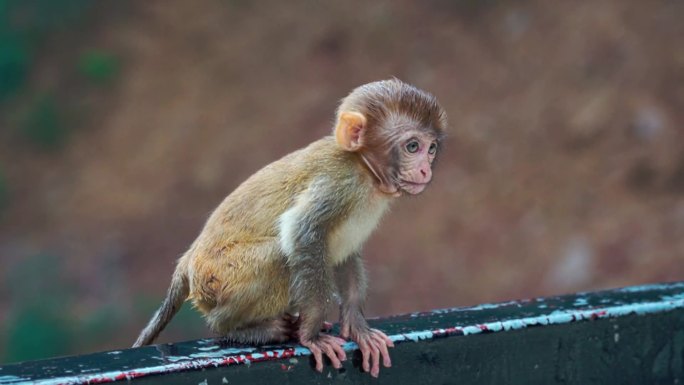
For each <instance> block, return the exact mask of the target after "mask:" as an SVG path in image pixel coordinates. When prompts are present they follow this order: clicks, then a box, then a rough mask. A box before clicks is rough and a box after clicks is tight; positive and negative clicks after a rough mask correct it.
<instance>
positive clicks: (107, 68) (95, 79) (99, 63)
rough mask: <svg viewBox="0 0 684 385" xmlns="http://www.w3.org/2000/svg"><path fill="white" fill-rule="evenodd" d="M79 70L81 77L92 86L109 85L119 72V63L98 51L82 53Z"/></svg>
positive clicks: (112, 56) (114, 57)
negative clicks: (92, 84)
mask: <svg viewBox="0 0 684 385" xmlns="http://www.w3.org/2000/svg"><path fill="white" fill-rule="evenodd" d="M78 67H79V70H80V72H81V74H83V76H85V77H86V78H87V79H88V80H90V81H91V82H92V83H94V84H98V85H104V84H109V83H111V82H112V81H113V79H114V78H115V77H116V75H117V73H118V72H119V61H118V59H117V58H116V56H114V55H112V54H110V53H108V52H105V51H99V50H91V51H87V52H85V53H83V54H82V55H81V58H80V60H79V66H78Z"/></svg>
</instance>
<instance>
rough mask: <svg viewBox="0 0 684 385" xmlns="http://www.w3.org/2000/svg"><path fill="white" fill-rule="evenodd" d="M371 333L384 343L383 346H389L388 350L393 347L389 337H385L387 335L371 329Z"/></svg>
mask: <svg viewBox="0 0 684 385" xmlns="http://www.w3.org/2000/svg"><path fill="white" fill-rule="evenodd" d="M373 332H374V334H375V335H377V336H379V337H381V338H382V339H383V340H384V341H385V345H387V346H389V347H390V348H393V347H394V341H392V340H391V339H390V338H389V337H387V334H385V333H383V332H381V331H380V330H378V329H373Z"/></svg>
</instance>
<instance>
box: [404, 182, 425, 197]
mask: <svg viewBox="0 0 684 385" xmlns="http://www.w3.org/2000/svg"><path fill="white" fill-rule="evenodd" d="M427 185H428V184H427V183H418V182H410V181H407V180H402V181H401V182H400V184H399V188H401V189H402V190H403V191H405V192H407V193H409V194H411V195H416V194H420V193H421V192H423V190H425V187H427Z"/></svg>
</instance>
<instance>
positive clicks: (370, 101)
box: [335, 79, 447, 195]
mask: <svg viewBox="0 0 684 385" xmlns="http://www.w3.org/2000/svg"><path fill="white" fill-rule="evenodd" d="M446 125H447V122H446V113H445V112H444V110H443V109H442V107H440V105H439V103H437V99H436V98H435V97H434V96H432V95H431V94H429V93H427V92H425V91H422V90H419V89H417V88H415V87H413V86H411V85H409V84H406V83H404V82H402V81H400V80H398V79H391V80H383V81H378V82H373V83H368V84H365V85H362V86H360V87H358V88H356V89H354V90H353V91H352V92H351V93H350V94H349V95H348V96H347V97H346V98H344V99H343V100H342V103H341V104H340V107H339V108H338V109H337V123H336V125H335V138H336V140H337V143H338V144H339V145H340V146H341V147H342V148H343V149H345V150H347V151H351V152H355V153H358V154H359V156H360V158H361V159H362V161H363V162H364V163H365V165H366V166H367V167H368V169H369V170H370V171H371V173H372V174H373V175H374V176H375V178H376V180H377V186H378V188H379V189H380V191H382V192H384V193H386V194H391V195H400V194H401V193H402V192H406V193H409V194H419V193H421V192H422V191H423V190H424V189H425V187H426V186H427V185H428V183H430V180H431V179H432V166H433V164H434V161H435V158H436V156H437V154H438V153H439V147H440V142H441V141H442V139H443V138H444V130H445V129H446Z"/></svg>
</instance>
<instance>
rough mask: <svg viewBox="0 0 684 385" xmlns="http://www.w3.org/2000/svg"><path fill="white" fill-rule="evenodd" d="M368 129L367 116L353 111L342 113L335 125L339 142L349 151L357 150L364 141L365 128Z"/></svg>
mask: <svg viewBox="0 0 684 385" xmlns="http://www.w3.org/2000/svg"><path fill="white" fill-rule="evenodd" d="M365 129H366V117H365V116H363V114H360V113H358V112H353V111H345V112H342V113H341V114H340V118H339V119H338V121H337V127H335V139H336V140H337V144H339V145H340V147H342V148H343V149H345V150H347V151H357V150H358V149H360V148H361V145H362V142H363V139H362V138H363V130H365Z"/></svg>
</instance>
